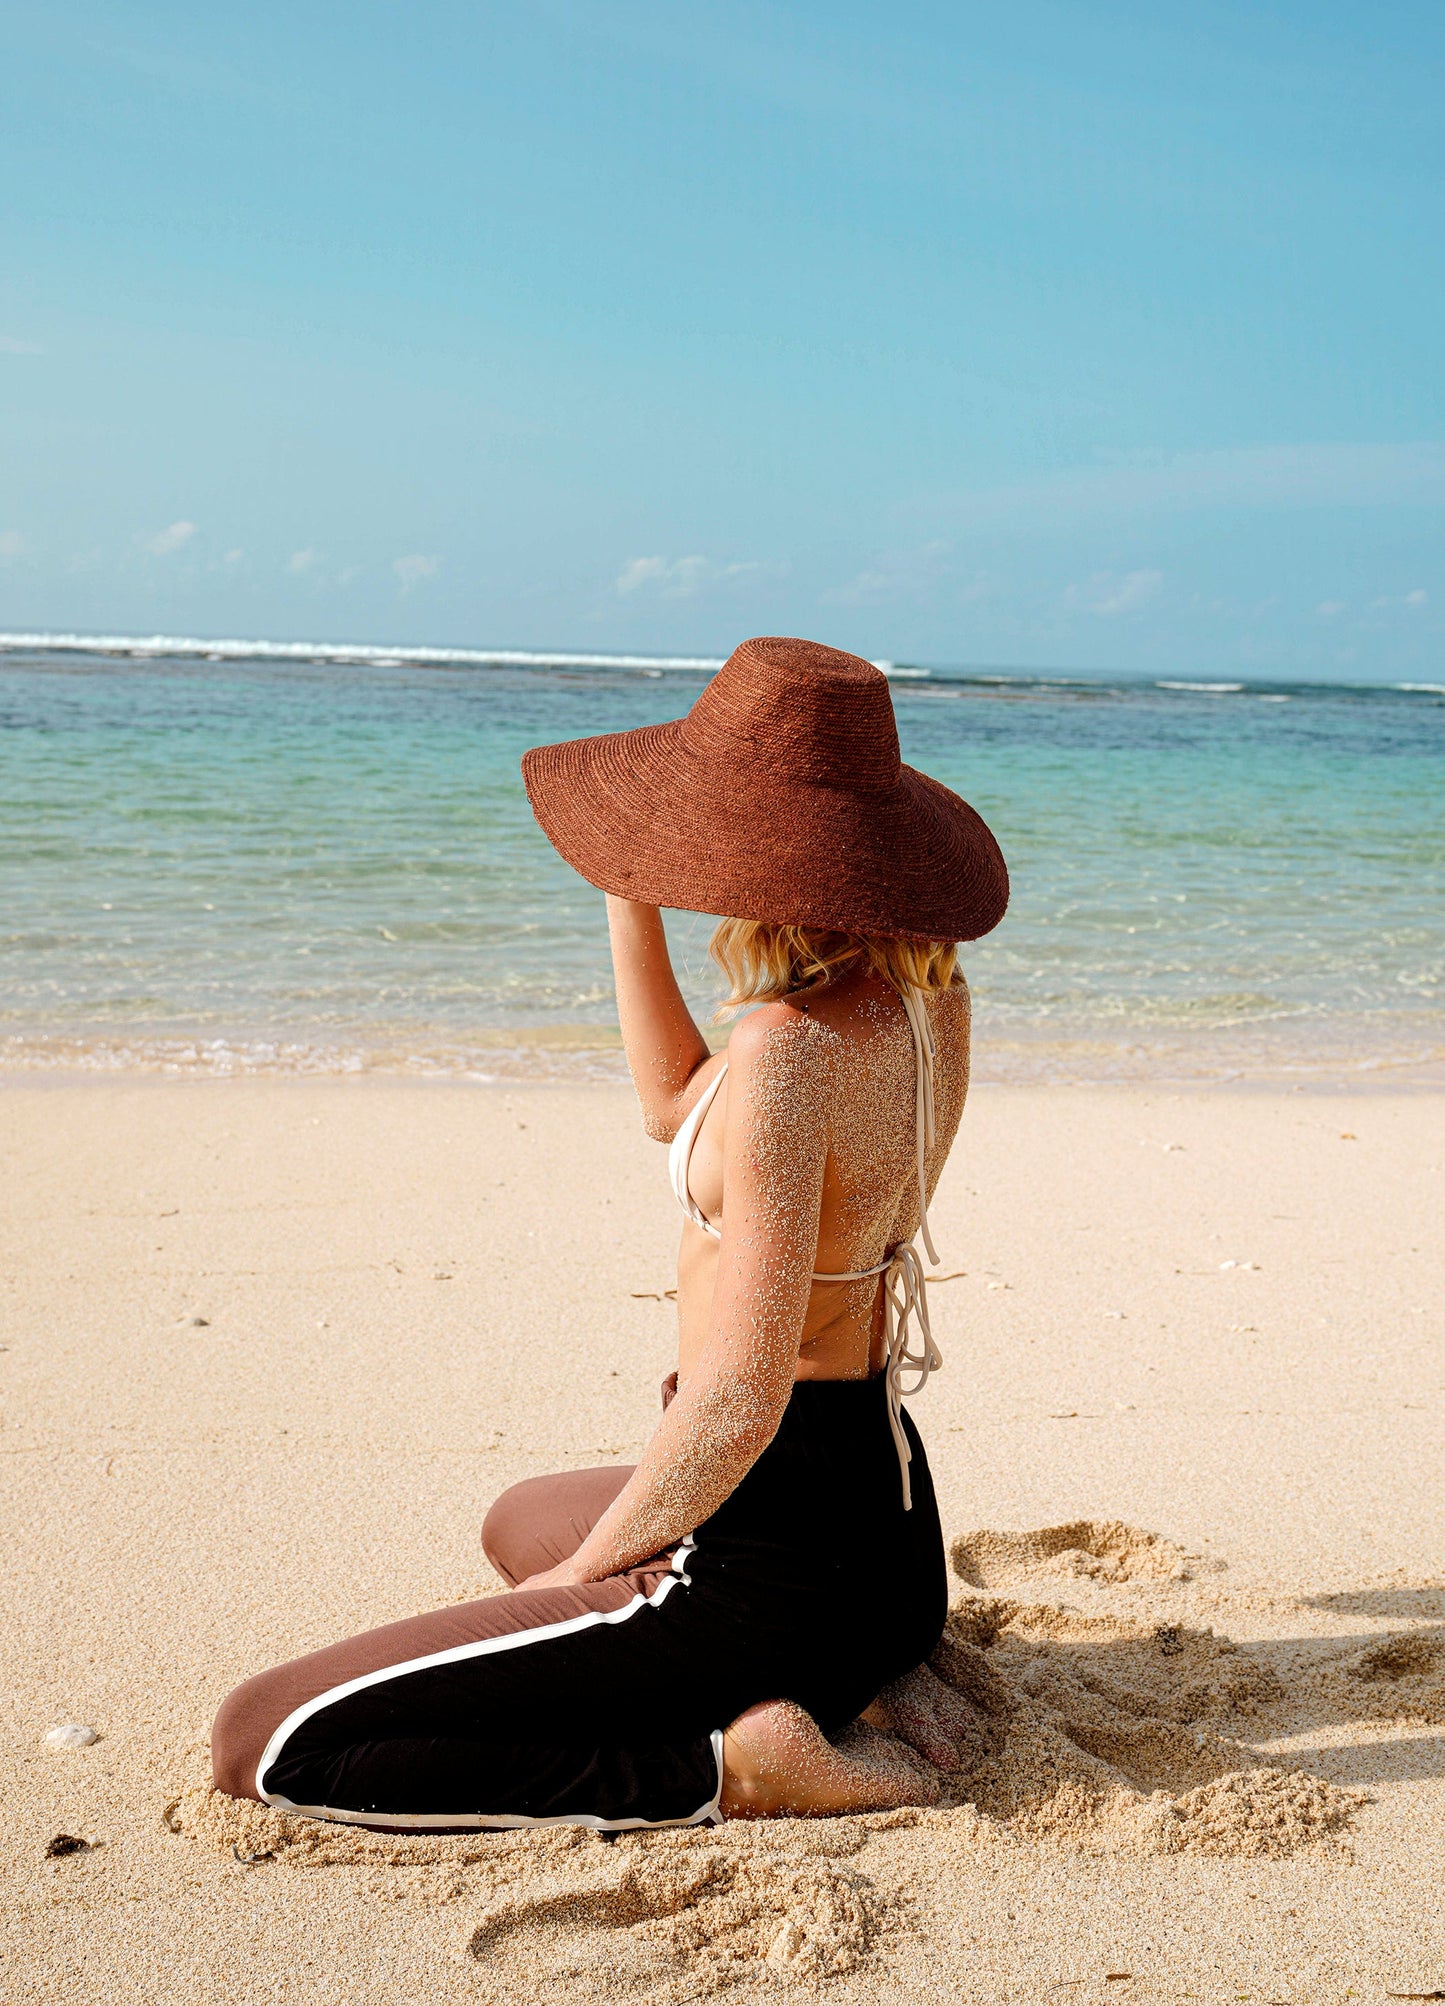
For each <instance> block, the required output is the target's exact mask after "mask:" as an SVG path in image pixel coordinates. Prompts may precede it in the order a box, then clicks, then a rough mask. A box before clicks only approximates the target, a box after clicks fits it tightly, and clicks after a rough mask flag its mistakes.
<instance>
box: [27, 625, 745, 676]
mask: <svg viewBox="0 0 1445 2006" xmlns="http://www.w3.org/2000/svg"><path fill="white" fill-rule="evenodd" d="M0 648H3V649H19V648H33V649H43V650H44V651H45V652H47V653H50V654H84V655H98V654H117V655H131V656H141V657H144V656H147V655H149V656H152V657H157V658H159V657H167V658H169V657H175V656H185V657H192V656H198V657H200V658H201V659H203V660H206V661H218V662H226V661H237V662H240V661H263V662H265V661H276V662H353V663H358V664H364V663H372V662H374V663H395V662H401V663H413V662H414V663H421V664H427V663H435V664H438V665H442V666H447V665H452V664H456V665H461V666H475V667H478V668H503V667H518V666H520V667H523V668H559V669H560V668H569V669H702V670H707V671H712V670H716V669H720V668H721V667H722V657H721V656H720V655H607V654H581V653H572V652H568V651H565V650H561V649H558V650H547V651H543V650H540V649H534V648H426V647H390V648H388V647H383V646H380V645H378V644H376V643H374V642H368V641H242V640H202V639H199V638H198V637H197V636H195V635H183V634H0Z"/></svg>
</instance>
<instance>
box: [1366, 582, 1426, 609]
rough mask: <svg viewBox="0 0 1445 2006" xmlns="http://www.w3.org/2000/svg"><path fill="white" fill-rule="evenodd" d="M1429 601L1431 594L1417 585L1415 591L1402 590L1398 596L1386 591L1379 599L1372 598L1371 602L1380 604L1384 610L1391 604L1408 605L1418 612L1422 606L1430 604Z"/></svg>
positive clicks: (1376, 604) (1374, 604) (1373, 604)
mask: <svg viewBox="0 0 1445 2006" xmlns="http://www.w3.org/2000/svg"><path fill="white" fill-rule="evenodd" d="M1429 601H1430V594H1429V593H1428V592H1426V591H1425V589H1424V588H1423V586H1419V585H1417V586H1416V587H1415V590H1414V591H1413V592H1402V593H1400V594H1399V595H1398V596H1392V595H1391V594H1389V593H1385V594H1384V595H1383V597H1381V598H1379V599H1372V600H1371V601H1370V604H1371V605H1372V606H1378V607H1379V608H1380V609H1381V610H1382V611H1383V610H1387V609H1388V608H1389V607H1391V606H1408V607H1409V608H1410V609H1411V611H1412V612H1418V611H1419V609H1420V608H1421V607H1422V606H1426V605H1428V604H1429Z"/></svg>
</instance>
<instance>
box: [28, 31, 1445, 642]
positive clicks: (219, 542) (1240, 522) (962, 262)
mask: <svg viewBox="0 0 1445 2006" xmlns="http://www.w3.org/2000/svg"><path fill="white" fill-rule="evenodd" d="M1442 56H1445V10H1442V9H1441V8H1440V7H1439V5H1438V4H1433V0H1432V4H1418V5H1416V4H1397V0H1374V4H1370V5H1366V4H1363V0H1361V4H1357V5H1342V4H1332V0H1302V3H1301V4H1295V0H1291V4H1275V5H1269V4H1260V0H1249V4H1241V5H1221V4H1216V0H1196V4H1193V5H1190V6H1187V7H1186V6H1184V5H1182V4H1170V0H1166V4H1164V5H1162V6H1161V5H1160V4H1159V0H1140V4H1133V0H1130V4H1110V0H1054V4H1048V5H1043V4H1036V3H1035V0H1016V4H1013V5H1011V6H1009V7H1007V8H1003V9H1000V8H997V7H993V6H988V7H985V6H982V5H971V4H967V0H946V4H945V0H939V4H921V0H889V4H888V5H887V6H880V5H878V4H876V0H873V4H868V5H863V4H853V0H829V4H827V5H822V4H812V0H808V4H801V3H800V4H791V5H789V4H772V5H757V4H752V0H727V4H725V5H724V4H721V0H711V4H702V3H701V0H530V4H517V0H512V4H509V5H506V6H501V5H497V6H493V5H488V4H485V0H471V4H468V5H453V4H450V0H425V4H422V5H418V6H412V7H403V6H399V5H385V6H383V5H377V4H373V0H354V4H352V5H351V6H350V7H348V8H347V9H345V10H342V9H339V8H337V7H335V6H334V5H328V6H324V7H323V6H320V5H317V4H314V0H286V4H284V5H280V4H274V3H273V0H251V4H249V5H248V6H247V7H245V8H225V9H222V8H216V7H207V6H201V7H196V6H195V5H194V4H186V5H181V4H173V0H165V4H156V0H126V4H125V5H124V6H120V5H109V6H101V5H89V6H87V5H80V4H74V0H45V4H44V5H39V4H34V0H11V5H10V7H9V8H8V9H7V55H6V62H5V65H4V73H3V78H0V132H3V135H4V137H3V140H0V146H3V156H4V172H3V177H0V204H3V219H4V239H3V257H0V266H3V273H4V278H3V282H0V285H3V289H0V442H3V443H0V627H4V628H8V629H16V628H32V627H42V628H48V629H80V630H84V631H94V630H105V631H137V630H139V631H151V630H157V631H169V632H188V633H197V634H211V635H218V636H219V635H235V634H244V635H257V636H268V637H273V638H280V637H291V636H306V637H317V638H352V639H358V640H361V639H372V640H381V641H392V642H404V641H413V642H447V643H456V644H462V645H467V644H470V645H477V646H485V645H491V644H497V645H516V646H538V647H546V646H559V647H560V646H577V647H588V648H611V647H624V648H645V649H656V650H659V651H671V650H680V651H690V650H702V651H709V652H710V651H714V650H725V649H726V648H727V647H728V646H729V645H730V644H731V643H732V642H733V641H735V640H736V639H738V638H740V637H741V636H742V635H744V634H747V633H752V632H759V631H771V632H778V631H782V632H801V633H807V634H813V635H816V636H818V637H820V638H823V639H827V640H830V641H835V642H837V643H839V644H841V645H844V646H848V647H852V648H856V649H858V650H859V651H861V652H864V653H867V654H872V655H887V656H892V657H895V658H897V659H900V660H917V661H926V662H939V663H966V662H973V663H978V664H1017V665H1020V666H1057V667H1064V668H1074V669H1086V668H1099V669H1109V668H1120V669H1126V670H1128V669H1140V670H1149V669H1156V668H1159V669H1178V670H1186V671H1194V672H1208V671H1211V670H1228V671H1231V672H1234V673H1239V672H1254V673H1260V674H1272V673H1284V674H1311V675H1333V676H1347V677H1351V678H1365V677H1373V676H1383V677H1389V678H1395V677H1411V676H1422V677H1439V675H1440V673H1441V669H1442V666H1445V560H1442V555H1441V552H1442V548H1445V539H1442V536H1441V530H1442V525H1445V411H1442V402H1445V372H1442V368H1441V361H1440V358H1441V355H1442V354H1445V328H1442V303H1445V279H1442V266H1441V245H1442V243H1445V216H1442V209H1445V201H1442V187H1445V180H1442V171H1441V170H1442V154H1445V120H1442V119H1441V117H1440V105H1441V102H1442V84H1445V61H1442Z"/></svg>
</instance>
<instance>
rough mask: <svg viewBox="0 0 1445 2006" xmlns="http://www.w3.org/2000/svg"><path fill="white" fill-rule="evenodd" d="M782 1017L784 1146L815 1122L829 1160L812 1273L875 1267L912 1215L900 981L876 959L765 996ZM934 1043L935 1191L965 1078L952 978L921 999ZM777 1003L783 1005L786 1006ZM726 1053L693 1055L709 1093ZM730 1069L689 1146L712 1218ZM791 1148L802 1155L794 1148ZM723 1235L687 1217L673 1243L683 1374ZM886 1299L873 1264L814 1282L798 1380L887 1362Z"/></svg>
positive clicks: (911, 1067)
mask: <svg viewBox="0 0 1445 2006" xmlns="http://www.w3.org/2000/svg"><path fill="white" fill-rule="evenodd" d="M770 1007H771V1010H772V1012H773V1013H774V1015H775V1017H778V1021H779V1029H778V1030H776V1031H775V1032H774V1033H773V1034H772V1036H771V1038H770V1045H771V1047H772V1048H773V1050H772V1051H771V1052H770V1055H769V1060H768V1064H767V1067H766V1070H765V1072H764V1074H763V1075H762V1076H761V1078H762V1079H763V1080H764V1081H765V1083H766V1091H767V1094H768V1097H769V1102H770V1121H769V1124H768V1127H769V1132H770V1134H771V1136H772V1137H773V1138H774V1143H773V1145H772V1146H773V1147H775V1148H776V1151H777V1153H778V1155H779V1156H783V1157H785V1156H786V1154H787V1152H788V1141H789V1129H790V1126H791V1127H792V1128H793V1129H794V1130H795V1131H797V1130H799V1129H800V1128H801V1127H802V1126H803V1125H808V1126H810V1127H811V1125H813V1124H821V1125H822V1126H823V1129H824V1132H825V1135H826V1144H827V1159H826V1165H825V1168H824V1173H823V1186H822V1197H821V1206H820V1211H819V1226H818V1245H817V1255H816V1258H815V1260H814V1262H813V1266H814V1268H815V1269H817V1270H818V1271H819V1272H820V1273H826V1274H833V1273H849V1272H856V1271H857V1270H859V1269H863V1268H869V1267H875V1266H876V1265H877V1264H878V1263H879V1262H880V1261H881V1260H882V1259H883V1258H884V1257H885V1256H886V1255H887V1254H888V1253H889V1251H890V1250H891V1249H892V1248H894V1247H895V1246H897V1245H898V1244H899V1243H900V1242H901V1241H904V1240H907V1239H908V1238H909V1237H910V1236H911V1235H912V1234H913V1233H914V1232H915V1231H916V1230H917V1227H918V1217H919V1207H918V1179H917V1170H916V1161H917V1159H916V1147H915V1129H914V1122H915V1112H914V1110H915V1094H916V1091H917V1088H916V1078H915V1059H914V1049H913V1041H912V1038H911V1035H910V1032H909V1028H908V1021H907V1017H906V1015H905V1012H904V1009H903V1005H902V1002H901V1000H900V998H899V996H898V994H897V992H896V991H895V990H894V989H893V988H892V987H891V986H890V985H889V984H888V983H887V982H885V981H884V980H883V979H882V978H881V977H878V976H875V975H873V974H872V973H870V972H863V973H853V974H850V975H847V976H845V977H844V978H843V979H841V980H839V981H837V982H833V983H829V984H827V985H826V986H823V987H819V988H817V989H814V990H811V991H808V992H806V993H802V994H799V995H798V996H796V997H793V998H789V999H788V1000H787V1002H786V1003H784V1004H780V1005H779V1004H775V1005H772V1006H770ZM926 1008H927V1011H928V1017H929V1022H930V1024H931V1026H932V1030H933V1037H934V1044H935V1051H936V1057H935V1074H934V1093H935V1112H936V1129H935V1140H934V1145H933V1148H932V1149H931V1150H930V1152H929V1154H928V1187H929V1194H930V1196H931V1194H932V1192H933V1189H934V1187H935V1185H936V1184H937V1181H938V1177H939V1174H940V1172H941V1170H942V1168H943V1165H944V1162H945V1160H946V1158H947V1156H948V1152H949V1149H950V1148H951V1146H952V1144H953V1139H954V1136H955V1134H956V1133H957V1130H958V1123H959V1119H960V1117H961V1115H962V1113H963V1104H964V1098H965V1095H966V1093H967V1090H968V1056H969V998H968V990H967V988H966V987H965V986H964V985H963V984H962V983H959V984H958V985H957V986H955V987H954V988H951V989H949V990H946V991H942V992H936V993H934V994H931V995H930V996H929V997H928V999H927V1003H926ZM779 1013H786V1017H780V1016H779ZM722 1063H723V1061H722V1059H721V1057H719V1058H716V1059H714V1060H711V1061H709V1063H708V1064H707V1065H706V1066H704V1067H703V1068H701V1069H700V1070H699V1072H698V1074H697V1076H696V1079H695V1081H694V1083H693V1084H694V1087H695V1094H696V1095H700V1094H701V1093H702V1092H704V1091H705V1090H706V1088H707V1086H708V1084H709V1083H710V1081H711V1080H712V1078H713V1077H714V1075H715V1073H716V1072H717V1070H718V1069H719V1068H720V1067H721V1065H722ZM727 1103H728V1082H727V1081H726V1080H724V1082H723V1084H722V1086H721V1088H720V1089H719V1090H718V1092H717V1094H716V1095H715V1097H714V1099H713V1102H712V1105H711V1106H710V1107H709V1108H708V1110H707V1114H706V1116H705V1118H704V1120H703V1123H702V1126H701V1127H700V1129H699V1131H698V1134H697V1137H696V1141H695V1143H694V1146H693V1152H692V1158H691V1169H690V1178H689V1182H690V1186H691V1190H692V1193H693V1196H694V1198H695V1200H696V1201H697V1203H698V1205H699V1206H700V1208H701V1209H702V1211H703V1212H704V1213H705V1214H706V1215H707V1217H708V1218H709V1219H711V1220H712V1221H713V1222H714V1223H715V1224H718V1225H722V1224H723V1223H724V1221H725V1217H726V1192H725V1190H724V1179H723V1161H724V1145H725V1139H726V1134H727V1116H728V1105H727ZM796 1153H797V1154H798V1156H799V1157H800V1158H801V1156H802V1155H803V1154H804V1152H803V1151H802V1150H801V1149H799V1150H798V1151H797V1152H796ZM718 1249H719V1242H718V1241H717V1240H716V1239H714V1238H712V1237H711V1236H710V1235H708V1234H707V1233H705V1232H703V1231H702V1230H701V1229H700V1228H699V1227H697V1226H695V1225H694V1224H693V1223H692V1222H691V1221H690V1220H689V1221H685V1222H684V1225H683V1233H682V1245H681V1248H680V1250H679V1253H678V1292H677V1302H678V1325H679V1346H678V1372H679V1377H680V1378H683V1379H685V1378H686V1377H687V1375H688V1373H689V1371H690V1370H691V1368H692V1366H693V1364H694V1363H695V1361H696V1359H697V1358H698V1356H699V1354H700V1352H701V1349H702V1346H703V1344H704V1342H705V1341H706V1337H707V1332H708V1325H709V1317H710V1314H711V1309H712V1296H713V1284H714V1280H715V1277H716V1274H717V1262H718ZM883 1343H884V1336H883V1305H882V1297H881V1292H880V1288H879V1283H878V1280H877V1278H876V1277H869V1278H866V1279H863V1280H859V1281H852V1282H828V1281H815V1282H814V1284H813V1287H812V1291H811V1294H810V1296H809V1300H808V1308H807V1315H806V1318H805V1321H804V1325H803V1332H802V1337H801V1339H800V1343H799V1352H798V1362H797V1367H796V1371H795V1375H794V1376H795V1377H796V1378H797V1379H861V1378H865V1377H867V1376H868V1375H869V1374H870V1373H873V1372H877V1371H878V1370H879V1369H880V1368H881V1366H882V1363H883Z"/></svg>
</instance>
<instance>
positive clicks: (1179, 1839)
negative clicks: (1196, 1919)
mask: <svg viewBox="0 0 1445 2006" xmlns="http://www.w3.org/2000/svg"><path fill="white" fill-rule="evenodd" d="M933 1666H934V1669H935V1671H937V1672H938V1674H939V1676H940V1677H942V1678H943V1679H945V1680H946V1681H947V1682H948V1683H949V1684H950V1685H951V1686H953V1687H954V1689H955V1690H956V1691H957V1692H958V1693H960V1694H961V1695H962V1696H963V1697H964V1698H965V1699H966V1700H967V1701H968V1703H969V1707H970V1709H971V1710H972V1711H973V1713H974V1715H975V1724H974V1729H973V1732H972V1734H971V1735H970V1736H969V1737H968V1739H967V1741H966V1743H965V1744H963V1745H962V1746H961V1749H960V1753H961V1754H962V1755H963V1757H964V1768H963V1770H962V1772H961V1773H960V1775H959V1776H958V1777H957V1778H952V1779H950V1783H949V1794H950V1796H954V1797H961V1798H964V1799H966V1800H967V1801H969V1802H971V1803H973V1804H974V1805H976V1806H977V1808H978V1809H979V1810H980V1811H981V1812H983V1813H984V1814H985V1815H986V1816H987V1817H989V1818H993V1819H997V1820H999V1821H1000V1822H1001V1823H1004V1824H1006V1825H1007V1826H1008V1827H1009V1829H1010V1830H1011V1831H1012V1832H1014V1833H1015V1834H1017V1835H1018V1836H1020V1837H1024V1838H1028V1839H1032V1840H1035V1841H1038V1842H1040V1843H1044V1844H1049V1845H1054V1846H1058V1845H1063V1846H1068V1847H1073V1848H1083V1849H1086V1850H1089V1851H1107V1852H1121V1853H1132V1854H1139V1853H1206V1854H1212V1855H1215V1856H1223V1855H1229V1856H1234V1857H1241V1858H1257V1857H1261V1856H1269V1857H1275V1858H1277V1857H1282V1856H1283V1855H1285V1854H1288V1853H1292V1852H1296V1851H1298V1850H1299V1849H1300V1847H1302V1846H1305V1845H1309V1844H1311V1843H1312V1842H1314V1841H1315V1840H1317V1839H1320V1838H1322V1837H1326V1836H1328V1835H1329V1834H1331V1833H1334V1832H1337V1831H1339V1830H1340V1829H1341V1828H1343V1827H1344V1826H1345V1825H1347V1824H1348V1822H1349V1820H1350V1818H1351V1816H1352V1815H1353V1813H1354V1811H1355V1809H1356V1808H1357V1807H1358V1805H1359V1804H1360V1803H1361V1802H1363V1801H1364V1800H1363V1798H1362V1797H1361V1795H1360V1794H1359V1793H1358V1792H1353V1791H1346V1790H1340V1789H1338V1788H1337V1787H1336V1786H1335V1785H1334V1784H1331V1783H1327V1782H1325V1781H1323V1780H1322V1779H1321V1778H1318V1777H1311V1776H1305V1775H1302V1774H1299V1773H1288V1772H1285V1771H1282V1770H1279V1769H1276V1768H1271V1767H1261V1766H1260V1764H1259V1761H1258V1758H1257V1756H1256V1755H1255V1754H1254V1752H1253V1751H1252V1750H1251V1749H1250V1748H1249V1747H1248V1746H1246V1745H1244V1744H1242V1743H1241V1742H1239V1741H1238V1740H1235V1739H1233V1738H1231V1737H1230V1736H1228V1735H1225V1734H1223V1733H1221V1732H1219V1731H1218V1728H1219V1725H1220V1724H1221V1723H1224V1722H1229V1723H1231V1724H1232V1723H1234V1722H1236V1721H1240V1720H1241V1719H1244V1718H1248V1717H1250V1716H1253V1715H1256V1714H1258V1713H1259V1712H1260V1710H1261V1709H1262V1708H1265V1707H1269V1706H1272V1705H1274V1704H1276V1703H1277V1702H1279V1701H1280V1700H1282V1699H1283V1698H1284V1697H1285V1695H1284V1691H1283V1688H1282V1687H1281V1685H1280V1682H1279V1679H1278V1678H1277V1676H1276V1675H1275V1673H1274V1672H1273V1671H1272V1670H1271V1668H1270V1667H1269V1666H1268V1665H1267V1664H1265V1663H1264V1662H1263V1661H1262V1660H1261V1659H1259V1658H1257V1657H1256V1656H1254V1655H1253V1654H1252V1653H1250V1652H1248V1651H1245V1650H1242V1649H1241V1648H1240V1647H1239V1646H1238V1645H1237V1644H1235V1643H1233V1642H1231V1641H1230V1639H1229V1638H1227V1637H1218V1636H1215V1635H1214V1634H1213V1632H1212V1631H1207V1630H1193V1629H1188V1628H1183V1627H1180V1626H1178V1625H1172V1624H1159V1625H1153V1626H1149V1625H1145V1624H1140V1623H1137V1622H1131V1621H1129V1620H1127V1619H1124V1618H1120V1617H1113V1616H1081V1615H1078V1614H1075V1613H1073V1612H1072V1611H1068V1610H1061V1609H1058V1608H1055V1607H1052V1606H1050V1605H1048V1604H1042V1603H1033V1604H1029V1603H1018V1602H1011V1601H1007V1600H1004V1599H1002V1598H999V1597H995V1596H977V1595H969V1596H965V1597H964V1598H963V1599H962V1600H961V1601H960V1602H958V1603H957V1604H955V1606H954V1608H953V1609H952V1610H951V1612H950V1614H949V1620H948V1629H947V1632H946V1633H945V1637H944V1640H943V1643H942V1644H941V1645H940V1647H939V1649H938V1651H936V1652H935V1654H934V1658H933Z"/></svg>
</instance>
